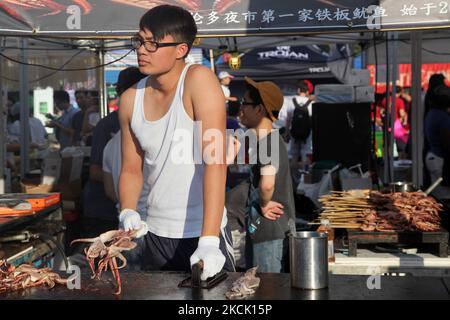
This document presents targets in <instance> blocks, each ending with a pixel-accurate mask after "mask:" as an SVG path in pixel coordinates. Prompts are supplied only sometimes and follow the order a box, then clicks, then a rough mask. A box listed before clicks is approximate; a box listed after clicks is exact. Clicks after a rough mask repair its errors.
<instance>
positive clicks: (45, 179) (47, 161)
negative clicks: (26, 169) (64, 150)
mask: <svg viewBox="0 0 450 320" xmlns="http://www.w3.org/2000/svg"><path fill="white" fill-rule="evenodd" d="M43 163H44V167H43V174H42V181H41V184H43V185H48V186H54V185H56V184H57V183H58V180H59V176H60V172H61V157H60V156H59V153H58V152H49V153H47V155H46V157H45V158H44V162H43Z"/></svg>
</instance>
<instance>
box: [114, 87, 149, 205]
mask: <svg viewBox="0 0 450 320" xmlns="http://www.w3.org/2000/svg"><path fill="white" fill-rule="evenodd" d="M135 92H136V90H135V88H130V89H128V90H127V91H126V92H124V93H123V94H122V96H121V99H120V108H119V111H118V112H119V121H120V130H121V139H122V170H121V172H120V177H119V201H120V210H123V209H131V210H136V208H137V203H138V200H139V195H140V194H141V190H142V185H143V174H142V165H143V156H144V154H143V152H142V149H141V147H140V145H139V142H138V141H137V138H136V136H135V135H134V134H133V132H132V130H131V116H132V114H133V104H134V96H135Z"/></svg>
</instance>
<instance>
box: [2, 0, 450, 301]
mask: <svg viewBox="0 0 450 320" xmlns="http://www.w3.org/2000/svg"><path fill="white" fill-rule="evenodd" d="M167 2H168V3H171V4H178V5H184V6H185V7H186V8H187V9H189V10H190V11H191V12H192V14H193V16H194V18H195V20H196V22H197V25H198V27H199V37H201V38H205V40H201V41H200V44H199V45H201V46H204V47H205V48H208V46H209V48H210V49H212V48H217V49H219V50H220V49H221V48H220V44H219V47H217V45H216V43H215V42H213V41H216V40H210V41H208V39H206V38H217V37H240V36H267V37H266V39H265V40H264V41H266V40H268V39H270V40H271V41H275V43H276V41H280V42H278V44H283V43H285V42H283V41H290V42H293V43H298V42H299V41H300V40H301V39H303V40H305V41H308V42H311V41H313V40H312V38H311V37H309V36H308V35H309V34H312V33H326V34H330V33H340V32H341V33H347V36H349V35H352V34H355V33H356V34H358V35H359V33H363V32H378V31H385V32H390V31H391V30H407V29H410V28H415V29H420V28H447V27H449V25H450V19H449V17H448V4H447V3H446V2H445V3H446V4H447V7H442V6H441V7H440V8H439V7H438V6H430V3H427V2H426V1H415V2H414V4H409V3H408V4H404V3H401V2H398V1H391V0H388V1H383V2H381V1H369V0H367V1H360V2H359V3H358V4H357V5H355V2H354V1H349V0H340V1H319V0H318V1H312V2H310V3H309V4H307V5H301V7H299V5H298V4H297V2H295V1H283V2H279V3H273V1H269V0H262V1H250V0H243V1H231V0H229V1H212V0H210V1H203V2H201V1H167ZM155 3H156V2H155ZM155 3H153V2H151V4H148V3H147V2H140V1H119V0H112V1H108V0H101V1H96V2H95V4H94V2H93V1H58V2H56V1H20V2H17V1H3V2H2V4H1V6H0V9H1V10H2V11H0V18H1V19H0V21H1V23H0V34H1V35H6V36H8V35H13V36H15V35H24V36H30V37H36V36H41V37H61V38H62V37H67V38H74V39H77V40H74V41H82V40H80V39H82V38H92V39H94V40H92V41H94V42H95V44H94V45H95V46H96V49H99V50H98V51H99V52H104V51H105V50H108V45H110V46H111V47H109V48H113V47H114V48H117V46H115V45H116V44H117V42H116V41H118V42H119V43H120V44H119V47H120V48H123V47H124V46H127V45H124V44H123V43H124V42H120V41H123V40H120V38H124V37H129V36H130V35H132V34H134V33H135V32H136V21H137V20H138V18H139V17H140V16H141V15H142V12H143V10H144V9H148V8H151V7H152V6H154V4H155ZM161 3H163V1H158V4H161ZM413 12H415V13H414V14H413ZM293 35H295V36H296V37H294V38H292V36H293ZM300 35H302V38H299V36H300ZM272 36H273V37H272ZM297 36H298V37H297ZM276 37H284V38H278V39H277V38H276ZM349 37H350V36H349ZM363 37H366V36H365V35H363ZM105 38H112V39H119V40H113V41H110V42H108V41H105ZM318 38H320V36H318ZM339 38H340V37H339V36H337V37H335V38H334V39H333V42H334V43H336V41H342V39H343V38H340V39H339ZM387 38H388V37H387ZM280 39H281V40H280ZM336 39H338V40H336ZM329 40H330V39H327V38H326V37H322V39H321V41H329ZM260 41H263V40H261V38H260ZM388 41H390V40H389V39H388ZM202 42H203V43H202ZM219 43H220V41H219ZM272 43H273V42H272ZM249 45H251V41H250V40H249ZM237 48H240V49H241V50H242V46H239V44H237V45H233V44H231V46H230V47H228V46H227V48H226V49H227V50H234V49H237ZM130 50H131V49H130ZM222 50H223V48H222ZM416 50H417V47H416ZM416 53H417V52H416ZM2 58H3V59H8V60H10V61H11V59H10V58H11V57H9V56H8V55H5V54H3V55H2ZM414 62H417V63H420V59H419V60H417V61H414ZM416 67H417V66H416ZM416 69H417V68H416ZM61 70H63V69H61ZM61 70H60V71H61ZM416 71H417V70H416ZM22 72H23V73H25V69H23V70H22ZM23 81H24V80H23V79H22V82H23ZM417 84H418V83H415V84H414V85H413V86H417ZM415 89H416V91H417V92H416V98H417V99H416V100H415V101H416V102H415V103H416V104H417V106H419V105H420V102H419V99H418V96H419V93H418V92H419V88H418V87H415ZM26 91H27V90H26V86H24V87H23V88H22V95H24V94H25V92H26ZM23 108H24V110H25V105H24V106H23ZM23 113H25V111H23ZM418 115H419V113H417V115H416V118H415V119H416V120H415V121H416V122H417V121H418V119H419V116H418ZM418 128H419V127H418V126H416V127H415V129H416V135H418V134H419V133H417V132H418V131H419V130H418ZM415 151H416V158H418V154H420V150H419V148H416V150H415ZM415 179H416V180H417V179H418V177H417V175H416V176H415ZM417 181H419V180H417ZM347 209H348V208H346V210H347ZM347 211H352V210H347ZM45 212H47V211H45ZM334 212H336V210H334ZM327 218H330V217H329V216H328V217H327ZM346 218H348V217H346ZM350 218H353V217H350ZM15 221H17V220H11V221H7V224H6V225H7V226H8V225H9V226H11V225H14V224H15V223H16V222H15ZM22 221H23V222H24V223H25V222H27V223H29V222H31V221H28V220H26V221H25V220H22ZM341 222H342V221H341ZM346 223H348V224H350V223H352V224H356V222H355V221H353V220H352V221H346ZM347 226H348V225H347ZM358 227H361V225H360V223H359V222H358ZM423 231H424V232H426V231H427V230H423ZM447 238H448V234H447ZM238 276H239V274H237V273H236V274H234V273H233V274H229V277H228V279H227V280H225V281H224V282H222V283H221V284H220V285H219V286H218V287H216V288H215V289H212V290H210V291H206V290H205V291H202V290H200V291H198V290H197V291H193V290H192V289H187V288H178V283H179V282H180V281H181V280H183V278H185V277H186V275H185V274H180V273H172V272H163V273H133V272H125V273H123V275H122V285H123V295H122V298H124V299H141V298H146V299H223V298H224V294H225V292H226V291H227V290H229V287H230V286H231V285H232V282H233V281H235V280H236V279H237V278H238ZM259 276H260V277H261V285H260V287H259V288H258V290H257V291H256V293H255V294H254V295H253V296H252V297H251V298H254V299H357V298H367V299H388V298H402V299H405V298H406V299H421V298H436V299H448V298H449V295H448V286H446V284H445V283H444V282H443V281H441V279H439V278H431V279H429V278H410V277H404V278H390V277H383V278H382V281H383V283H386V285H385V286H383V289H382V290H376V291H372V290H370V289H368V288H367V285H366V280H367V278H365V277H357V276H353V277H352V276H338V275H331V276H330V281H329V288H328V289H326V290H321V291H301V290H296V289H293V288H292V287H291V283H290V280H289V279H290V278H289V275H288V274H277V275H273V274H261V275H259ZM89 277H90V275H88V273H86V272H83V276H82V289H81V290H71V291H69V290H68V289H67V288H66V287H64V286H62V287H58V286H57V287H55V288H54V290H52V291H47V289H46V288H45V287H42V288H41V287H39V288H33V289H27V290H26V291H23V292H22V293H21V294H20V295H18V294H16V293H7V294H3V297H2V298H5V299H16V298H22V299H23V298H29V299H56V298H60V299H105V298H113V297H114V296H113V295H112V290H111V288H113V284H112V283H111V281H93V280H90V279H89ZM108 277H109V279H111V278H110V277H111V276H110V275H108ZM116 281H117V278H116ZM144 283H145V286H144V285H143V284H144Z"/></svg>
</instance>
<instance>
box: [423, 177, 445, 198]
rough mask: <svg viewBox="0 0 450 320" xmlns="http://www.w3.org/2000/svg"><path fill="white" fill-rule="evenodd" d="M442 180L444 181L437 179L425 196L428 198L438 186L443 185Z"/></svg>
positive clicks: (440, 178)
mask: <svg viewBox="0 0 450 320" xmlns="http://www.w3.org/2000/svg"><path fill="white" fill-rule="evenodd" d="M442 180H444V178H442V177H439V179H437V180H436V181H435V182H434V183H433V184H432V185H431V186H430V187H429V188H428V189H427V190H425V194H426V195H427V196H428V195H429V194H430V193H431V192H432V191H433V190H434V189H435V188H436V187H437V186H438V185H440V184H441V182H442Z"/></svg>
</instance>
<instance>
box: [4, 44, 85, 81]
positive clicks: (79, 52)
mask: <svg viewBox="0 0 450 320" xmlns="http://www.w3.org/2000/svg"><path fill="white" fill-rule="evenodd" d="M82 52H84V50H79V51H78V52H76V53H75V54H74V55H72V56H71V57H70V58H69V59H68V60H67V61H66V62H65V63H64V64H63V65H62V66H61V67H60V69H62V68H64V66H66V65H68V64H69V63H70V62H72V60H73V59H74V58H75V57H76V56H78V55H79V54H81V53H82ZM59 71H61V70H57V71H53V72H51V73H49V74H47V75H45V76H43V77H40V78H38V79H34V80H31V81H29V82H28V83H33V82H38V81H41V80H44V79H46V78H49V77H51V76H52V75H54V74H55V73H58V72H59ZM0 77H1V78H3V79H6V80H9V81H13V82H20V80H16V79H10V78H7V77H4V76H0Z"/></svg>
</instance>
